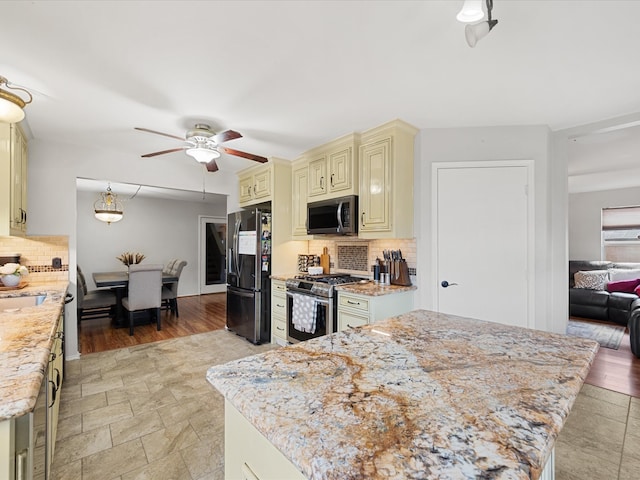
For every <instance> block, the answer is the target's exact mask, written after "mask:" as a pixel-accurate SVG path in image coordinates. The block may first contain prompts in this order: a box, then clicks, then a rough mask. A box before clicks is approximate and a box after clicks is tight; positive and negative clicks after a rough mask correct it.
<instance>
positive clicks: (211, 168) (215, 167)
mask: <svg viewBox="0 0 640 480" xmlns="http://www.w3.org/2000/svg"><path fill="white" fill-rule="evenodd" d="M206 167H207V171H209V172H211V173H213V172H217V171H218V165H217V164H216V161H215V160H211V161H210V162H209V163H207V164H206Z"/></svg>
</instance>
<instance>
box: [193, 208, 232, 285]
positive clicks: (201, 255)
mask: <svg viewBox="0 0 640 480" xmlns="http://www.w3.org/2000/svg"><path fill="white" fill-rule="evenodd" d="M207 223H227V219H226V218H223V217H214V216H210V215H198V290H199V292H200V295H203V294H207V293H223V292H226V291H227V284H226V282H225V283H219V284H215V285H205V278H204V276H205V268H204V261H205V257H206V252H205V251H204V249H205V245H206V243H205V241H204V234H205V231H206V229H205V225H206V224H207ZM225 255H226V253H225Z"/></svg>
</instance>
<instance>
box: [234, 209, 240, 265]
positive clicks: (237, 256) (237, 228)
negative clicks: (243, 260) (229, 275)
mask: <svg viewBox="0 0 640 480" xmlns="http://www.w3.org/2000/svg"><path fill="white" fill-rule="evenodd" d="M239 237H240V219H239V218H236V225H235V230H234V232H233V246H234V248H233V256H234V260H235V262H236V271H235V272H234V273H235V274H236V275H238V272H239V271H240V254H239V253H238V240H239Z"/></svg>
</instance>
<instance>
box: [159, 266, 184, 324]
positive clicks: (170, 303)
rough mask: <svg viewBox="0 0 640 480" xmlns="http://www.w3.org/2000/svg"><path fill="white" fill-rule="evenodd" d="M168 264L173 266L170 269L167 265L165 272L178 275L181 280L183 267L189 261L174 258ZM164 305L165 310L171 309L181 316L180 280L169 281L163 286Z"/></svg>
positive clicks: (177, 315)
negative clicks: (179, 304)
mask: <svg viewBox="0 0 640 480" xmlns="http://www.w3.org/2000/svg"><path fill="white" fill-rule="evenodd" d="M168 265H171V267H170V269H168V270H167V267H165V273H167V274H169V275H172V276H175V277H178V281H179V280H180V274H181V273H182V269H183V268H184V267H185V266H186V265H187V261H186V260H173V262H169V264H168ZM162 307H163V309H165V310H171V313H174V314H175V315H176V317H179V316H180V315H179V313H178V282H173V283H169V284H167V285H164V287H163V288H162Z"/></svg>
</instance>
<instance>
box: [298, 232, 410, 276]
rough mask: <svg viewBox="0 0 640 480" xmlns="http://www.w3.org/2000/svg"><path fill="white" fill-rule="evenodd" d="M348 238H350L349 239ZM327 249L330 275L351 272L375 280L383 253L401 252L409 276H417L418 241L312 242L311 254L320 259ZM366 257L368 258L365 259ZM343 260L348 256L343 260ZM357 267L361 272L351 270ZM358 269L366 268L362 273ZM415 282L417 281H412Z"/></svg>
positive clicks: (310, 241) (400, 239)
mask: <svg viewBox="0 0 640 480" xmlns="http://www.w3.org/2000/svg"><path fill="white" fill-rule="evenodd" d="M347 238H348V237H347ZM324 247H327V249H328V250H329V255H330V256H331V271H332V272H333V271H343V270H349V271H351V272H358V273H359V274H361V275H369V276H373V272H372V269H373V264H374V263H375V262H376V258H379V259H380V260H382V259H383V256H382V252H383V251H384V250H401V251H402V257H403V258H404V259H406V261H407V265H408V267H409V274H410V275H415V274H416V265H417V263H418V254H417V246H416V240H415V238H391V239H386V240H361V239H358V238H348V239H345V240H342V239H335V238H333V239H329V238H327V239H322V240H309V252H308V253H311V254H316V255H320V254H321V253H322V249H323V248H324ZM365 255H366V257H365ZM343 256H345V257H344V258H343ZM350 267H357V268H358V269H351V268H350ZM359 268H363V269H362V270H359ZM413 280H414V281H415V278H414V279H413Z"/></svg>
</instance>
